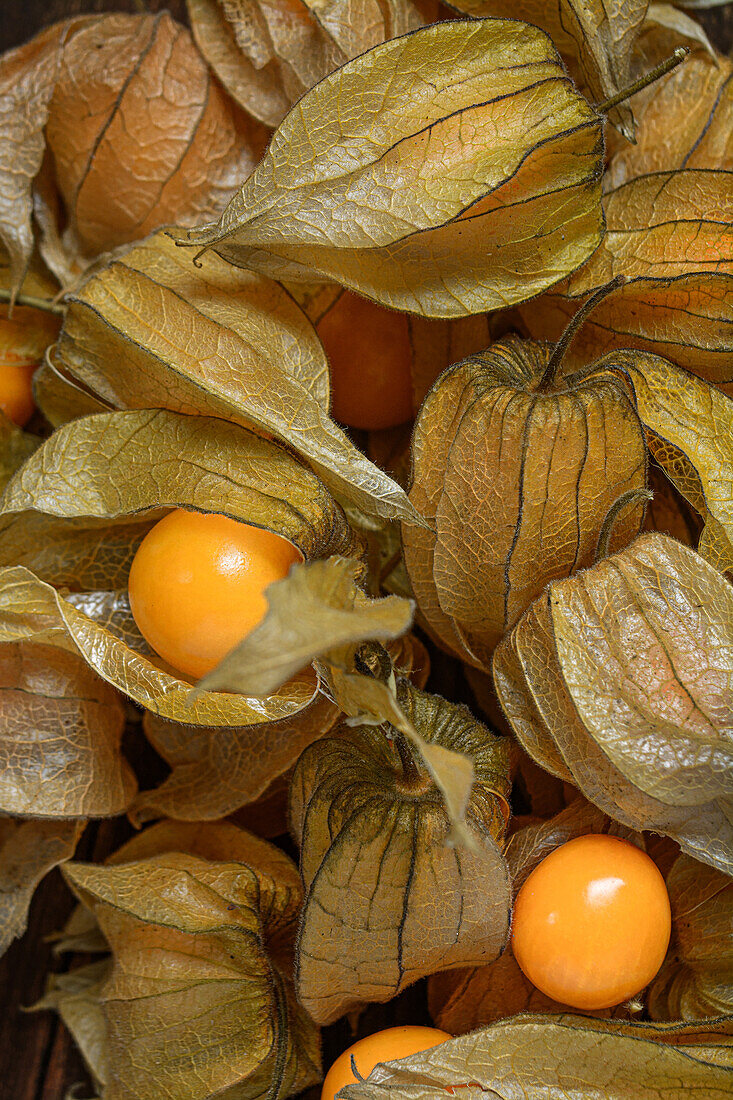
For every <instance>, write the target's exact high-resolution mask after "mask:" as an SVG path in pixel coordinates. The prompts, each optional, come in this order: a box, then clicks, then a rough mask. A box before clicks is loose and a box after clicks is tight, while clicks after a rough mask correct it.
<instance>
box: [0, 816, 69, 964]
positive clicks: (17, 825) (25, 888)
mask: <svg viewBox="0 0 733 1100" xmlns="http://www.w3.org/2000/svg"><path fill="white" fill-rule="evenodd" d="M85 824H86V822H84V821H74V820H71V821H43V820H41V819H37V820H24V819H23V818H12V817H0V955H2V954H3V953H4V952H5V951H6V950H7V949H8V947H9V946H10V944H11V943H12V942H13V940H14V939H16V938H17V937H18V936H22V935H23V933H24V932H25V930H26V925H27V921H28V906H29V905H30V903H31V898H32V897H33V892H34V890H35V889H36V886H37V885H38V883H39V882H40V881H41V879H42V878H43V876H44V875H46V874H48V872H49V871H50V870H52V869H53V868H54V867H58V865H59V864H60V863H63V862H64V860H67V859H71V857H72V856H73V854H74V849H75V848H76V843H77V841H78V839H79V837H80V836H81V834H82V832H83V830H84V826H85Z"/></svg>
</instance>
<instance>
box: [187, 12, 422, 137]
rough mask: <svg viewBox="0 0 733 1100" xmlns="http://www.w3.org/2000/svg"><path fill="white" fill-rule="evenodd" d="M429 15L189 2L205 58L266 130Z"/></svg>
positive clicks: (226, 86) (195, 30) (193, 25)
mask: <svg viewBox="0 0 733 1100" xmlns="http://www.w3.org/2000/svg"><path fill="white" fill-rule="evenodd" d="M430 7H431V5H430V4H429V3H428V4H426V5H420V4H417V5H416V4H414V3H413V2H412V0H386V2H384V3H380V2H378V0H327V2H326V3H323V2H322V0H304V2H303V3H302V4H292V3H288V2H287V0H274V2H267V0H264V2H261V0H188V13H189V17H190V20H191V26H192V28H193V33H194V37H195V38H196V41H197V42H198V44H199V47H200V49H201V52H202V53H203V55H204V57H205V58H206V59H207V61H208V62H209V64H210V65H211V67H212V68H213V69H214V72H215V73H216V74H217V76H218V77H219V79H220V80H221V82H222V83H223V84H224V86H225V88H226V89H227V90H228V91H229V93H230V95H232V96H233V98H234V99H235V100H237V102H238V103H239V104H240V106H242V107H244V109H245V110H247V111H249V112H250V113H251V114H253V115H254V116H255V117H256V118H259V119H261V120H262V121H263V122H265V123H267V124H268V125H270V126H277V124H278V123H279V122H280V120H281V119H282V117H283V115H284V114H285V113H286V111H287V110H288V108H289V107H290V106H291V105H292V104H293V103H295V101H296V100H297V99H299V98H300V97H301V96H302V95H303V93H304V92H307V91H308V89H309V88H311V87H312V86H313V85H314V84H316V83H317V82H318V81H319V80H321V79H322V78H323V77H324V76H326V75H327V74H328V73H330V72H332V71H333V69H335V68H336V67H337V66H338V65H343V63H344V62H345V61H347V60H348V59H349V58H350V57H355V56H356V55H357V54H360V53H363V52H364V51H365V50H368V49H370V48H371V47H372V46H376V45H377V44H378V43H379V42H384V41H386V40H387V39H388V38H395V37H396V36H397V35H400V34H405V33H406V32H407V31H411V30H415V29H416V28H417V27H419V26H421V25H422V24H423V23H424V22H425V19H424V18H423V15H422V12H421V8H426V9H429V8H430ZM434 7H435V9H436V11H435V13H433V12H432V11H431V12H430V15H431V16H433V14H435V16H436V17H437V5H434ZM426 14H427V12H426ZM428 21H432V18H431V19H430V20H428Z"/></svg>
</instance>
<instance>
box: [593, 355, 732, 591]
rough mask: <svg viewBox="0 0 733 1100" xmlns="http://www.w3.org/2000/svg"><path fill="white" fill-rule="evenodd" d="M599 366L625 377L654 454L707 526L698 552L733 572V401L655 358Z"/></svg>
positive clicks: (615, 358)
mask: <svg viewBox="0 0 733 1100" xmlns="http://www.w3.org/2000/svg"><path fill="white" fill-rule="evenodd" d="M601 362H603V363H606V364H608V365H609V366H610V365H612V364H613V366H614V367H617V368H619V369H621V370H623V371H624V372H625V373H626V375H627V377H628V378H629V380H630V381H631V383H632V385H633V387H634V394H635V397H636V406H637V409H638V410H639V416H640V417H641V420H642V422H643V424H644V429H645V434H646V438H647V443H648V445H649V449H650V451H651V453H652V454H653V455H654V458H655V459H656V460H657V462H658V463H659V465H660V466H661V467H662V468H663V470H664V472H665V473H666V475H667V477H668V478H669V479H670V481H672V482H673V484H674V485H675V486H676V487H677V489H678V490H679V491H680V493H682V495H683V496H684V497H685V498H686V499H687V500H688V501H689V502H690V504H691V505H692V507H693V508H694V509H695V510H696V511H697V512H698V513H699V515H700V516H701V518H702V520H703V521H704V524H705V526H704V529H703V532H702V534H701V536H700V544H699V546H698V551H699V553H700V554H701V555H702V557H704V558H706V559H707V560H708V561H709V562H710V563H711V564H712V565H714V566H715V567H716V569H720V571H721V572H728V571H731V570H733V400H732V399H731V397H729V396H727V395H726V394H724V393H721V392H720V390H718V389H717V388H716V387H715V386H711V385H709V384H708V383H707V382H704V381H703V380H702V379H700V378H697V377H696V376H695V375H694V374H689V373H688V372H687V371H683V370H680V369H679V368H678V367H675V366H674V365H673V364H672V363H669V362H667V361H666V360H665V359H661V358H660V357H659V356H657V355H638V354H636V353H634V352H627V351H618V352H611V353H609V355H607V356H606V357H605V358H604V359H603V360H601Z"/></svg>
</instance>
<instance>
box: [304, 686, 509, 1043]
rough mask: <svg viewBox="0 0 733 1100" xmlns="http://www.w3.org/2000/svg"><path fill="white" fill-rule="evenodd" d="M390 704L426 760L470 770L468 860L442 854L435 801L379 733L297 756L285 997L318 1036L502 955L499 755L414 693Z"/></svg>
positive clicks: (443, 817)
mask: <svg viewBox="0 0 733 1100" xmlns="http://www.w3.org/2000/svg"><path fill="white" fill-rule="evenodd" d="M401 698H402V701H403V705H404V707H405V711H406V713H409V714H410V717H411V719H412V721H413V722H414V724H415V726H416V728H417V729H418V730H419V732H420V735H421V737H422V738H423V740H424V742H425V743H426V744H427V746H428V747H429V748H432V749H440V750H442V751H443V752H445V753H446V754H448V753H449V754H450V755H452V756H459V757H461V758H466V759H468V760H470V761H471V764H472V771H473V774H474V777H475V778H474V782H473V786H472V787H471V791H470V796H469V797H468V799H467V805H466V807H465V815H464V820H465V829H466V831H467V832H468V833H470V834H471V835H472V837H473V847H472V850H469V849H467V848H465V847H463V846H455V847H451V846H449V845H448V844H447V840H448V838H449V834H450V830H451V819H450V816H449V813H448V812H447V810H446V807H445V805H444V803H443V799H442V797H441V794H440V792H439V791H438V789H437V788H436V787H435V786H434V785H433V783H432V782H431V779H430V777H429V775H428V774H426V773H425V772H424V771H419V770H418V769H417V768H416V767H415V764H414V761H413V762H412V763H411V764H410V762H409V750H407V754H408V755H407V757H405V756H404V753H402V754H401V755H402V760H403V763H400V759H401V755H400V754H398V753H397V752H396V751H395V748H394V747H392V746H391V745H390V743H389V741H387V740H386V738H385V736H384V731H383V730H381V729H378V728H375V727H373V726H361V727H357V728H353V727H352V728H350V729H349V728H346V727H344V728H343V729H342V730H341V732H340V734H339V736H337V737H333V738H327V739H325V740H322V741H319V742H317V743H316V744H314V745H312V746H311V747H310V748H309V749H307V750H306V752H305V753H304V754H303V756H302V757H301V758H300V760H299V762H298V764H297V766H296V770H295V775H294V777H293V783H292V786H291V802H290V812H291V823H292V825H291V827H292V830H293V832H294V834H295V835H296V837H297V838H298V839H299V842H300V845H301V874H302V876H303V881H304V884H305V887H306V891H307V896H306V904H305V909H304V913H303V919H302V922H301V927H300V931H299V935H298V943H297V964H296V987H297V990H298V996H299V998H300V1000H301V1002H302V1003H303V1005H304V1006H305V1007H306V1009H307V1010H308V1012H309V1013H310V1014H311V1016H313V1018H314V1019H316V1020H317V1021H318V1022H320V1023H329V1022H331V1021H332V1020H334V1019H337V1018H338V1017H339V1016H341V1015H343V1014H344V1013H345V1012H347V1011H349V1010H350V1009H353V1008H354V1007H356V1006H358V1005H359V1004H360V1003H363V1002H365V1001H387V1000H389V999H391V998H392V997H393V996H395V995H396V994H397V993H398V992H399V991H400V990H402V989H404V988H405V987H406V986H407V985H410V984H411V983H412V982H415V981H417V980H418V979H419V978H421V977H424V976H425V975H426V974H429V973H433V972H435V971H437V970H441V969H446V968H451V967H456V966H465V965H466V964H467V963H469V962H474V961H476V962H478V961H486V960H488V959H491V958H494V957H495V956H496V955H497V954H499V952H500V951H501V950H502V949H503V948H504V946H505V942H506V937H507V933H508V913H509V883H508V876H507V872H506V867H505V864H504V861H503V859H502V857H501V855H500V852H499V849H498V847H497V843H496V841H497V839H499V840H500V838H501V836H502V835H503V831H504V827H505V824H506V818H507V816H508V815H507V804H506V797H507V794H508V751H507V745H506V741H505V739H504V738H501V737H497V736H496V735H494V734H492V733H490V731H489V730H488V729H487V728H486V727H484V726H482V725H481V724H480V723H479V722H477V721H476V720H475V719H474V718H473V717H472V716H471V715H470V714H469V712H468V711H467V710H466V709H465V708H464V707H457V706H455V705H454V704H451V703H448V702H446V701H445V700H444V699H439V698H438V697H436V696H429V695H424V694H423V693H422V692H419V691H417V690H416V689H410V690H409V696H408V694H407V693H402V696H401ZM405 760H407V766H405V763H404V761H405ZM438 893H439V894H440V899H439V904H438V899H437V897H436V895H437V894H438Z"/></svg>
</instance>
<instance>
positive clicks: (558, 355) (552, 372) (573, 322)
mask: <svg viewBox="0 0 733 1100" xmlns="http://www.w3.org/2000/svg"><path fill="white" fill-rule="evenodd" d="M625 282H626V276H625V275H617V276H616V278H615V279H611V281H610V283H605V284H604V285H603V286H601V287H599V288H598V290H596V291H595V293H594V294H591V296H590V298H589V299H588V300H587V301H586V302H584V303H583V305H582V306H581V307H580V309H579V310H578V312H577V313H576V314H575V316H574V317H572V318H571V319H570V321H569V322H568V325H567V328H566V329H565V331H564V332H563V334H562V336H561V337H560V339H559V340H558V342H557V343H556V344H555V350H554V351H553V353H552V355H551V356H550V361H549V363H548V364H547V366H546V367H545V373H544V374H543V375H542V378H541V380H540V384H539V386H538V387H537V390H538V392H539V393H547V392H548V390H551V389H552V387H553V386H554V385H555V382H556V380H557V376H558V375H559V373H560V367H561V366H562V361H563V359H564V357H565V352H566V351H567V350H568V347H569V346H570V343H571V341H572V340H573V339H574V337H575V335H576V333H577V332H578V329H579V328H580V327H581V325H582V324H584V323H585V321H586V320H587V319H588V315H589V314H590V313H592V312H593V310H594V309H595V308H596V306H597V305H598V303H599V302H600V301H601V300H602V299H603V298H605V297H606V295H608V294H610V293H611V291H613V290H617V289H618V287H620V286H623V285H624V283H625Z"/></svg>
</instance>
